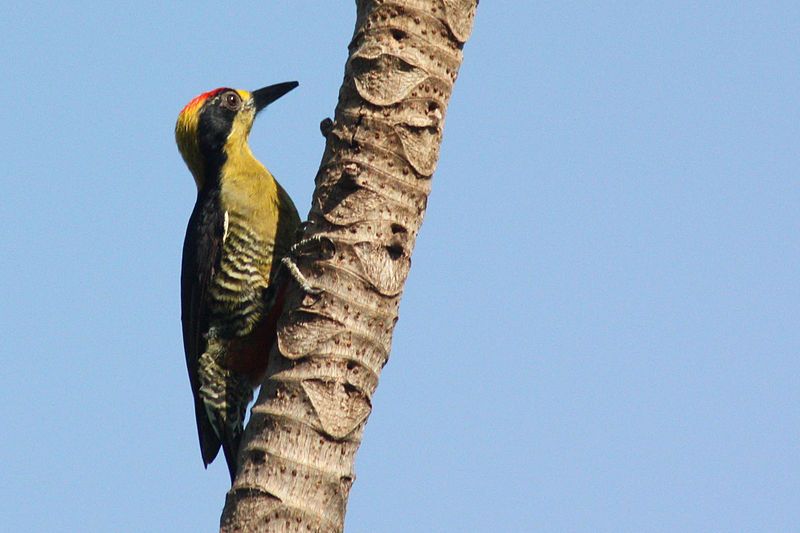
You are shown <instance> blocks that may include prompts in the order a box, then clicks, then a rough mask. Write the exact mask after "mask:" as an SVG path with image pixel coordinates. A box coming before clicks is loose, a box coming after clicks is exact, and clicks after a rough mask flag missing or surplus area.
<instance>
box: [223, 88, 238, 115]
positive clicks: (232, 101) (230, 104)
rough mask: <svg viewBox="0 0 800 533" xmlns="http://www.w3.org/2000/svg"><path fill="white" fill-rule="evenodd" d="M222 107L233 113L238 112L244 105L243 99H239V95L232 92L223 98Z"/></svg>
mask: <svg viewBox="0 0 800 533" xmlns="http://www.w3.org/2000/svg"><path fill="white" fill-rule="evenodd" d="M222 105H224V106H225V107H227V108H228V109H230V110H232V111H236V110H237V109H239V107H240V106H241V105H242V99H241V98H239V95H238V94H236V93H234V92H230V93H227V94H225V96H223V97H222Z"/></svg>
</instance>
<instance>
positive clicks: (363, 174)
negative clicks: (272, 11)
mask: <svg viewBox="0 0 800 533" xmlns="http://www.w3.org/2000/svg"><path fill="white" fill-rule="evenodd" d="M356 5H357V20H356V27H355V32H354V34H353V39H352V41H351V43H350V45H349V52H350V56H349V59H348V61H347V64H346V67H345V75H344V81H343V83H342V87H341V89H340V92H339V102H338V105H337V107H336V114H335V119H334V121H333V123H330V122H328V123H327V124H324V125H323V127H322V130H323V134H324V135H325V136H326V137H327V143H326V148H325V153H324V155H323V158H322V163H321V165H320V169H319V171H318V173H317V176H316V178H315V181H316V190H315V192H314V197H313V200H312V207H311V210H310V212H309V217H308V225H307V227H306V229H305V234H304V243H305V244H304V245H302V246H301V248H300V250H299V251H298V252H297V253H296V254H295V256H294V261H295V264H296V265H297V267H298V269H299V271H300V272H301V273H302V275H303V276H304V277H305V279H306V280H307V282H308V285H310V287H312V288H313V290H312V291H306V290H304V289H303V288H301V287H300V285H299V284H297V283H293V284H292V286H291V288H290V290H289V295H288V298H287V303H286V308H285V310H284V314H283V316H282V318H281V322H280V327H279V335H278V346H277V348H278V351H279V352H280V353H279V354H278V353H276V351H275V350H274V349H273V352H272V354H271V360H272V361H273V362H274V364H272V365H271V368H270V371H269V372H268V375H269V377H268V378H267V379H266V380H265V382H264V384H263V386H262V388H261V393H260V395H259V398H258V400H257V401H256V405H255V406H254V407H253V410H252V414H251V418H250V423H249V424H248V427H247V430H246V434H245V437H244V442H243V444H242V449H241V452H240V455H239V471H238V474H237V476H236V480H235V482H234V483H233V486H232V487H231V490H230V491H229V492H228V495H227V499H226V503H225V509H224V510H223V514H222V519H221V531H224V532H233V531H274V532H289V531H304V532H305V531H326V532H327V531H336V532H338V531H342V530H343V528H344V516H345V510H346V505H347V498H348V494H349V492H350V487H351V486H352V484H353V480H354V479H355V474H354V471H353V463H354V460H355V453H356V450H357V449H358V447H359V444H360V443H361V437H362V434H363V430H364V426H365V424H366V421H367V417H368V416H369V414H370V411H371V409H372V404H371V398H372V394H373V393H374V391H375V388H376V387H377V384H378V377H379V375H380V372H381V369H382V368H383V366H384V365H385V364H386V361H387V359H388V357H389V350H390V347H391V341H392V331H393V329H394V325H395V323H396V322H397V310H398V305H399V303H400V296H401V293H402V290H403V285H404V283H405V280H406V276H407V275H408V271H409V267H410V265H411V252H412V250H413V247H414V242H415V239H416V236H417V233H418V231H419V228H420V225H421V223H422V218H423V215H424V214H425V206H426V203H427V198H428V193H429V192H430V188H431V177H432V175H433V172H434V169H435V168H436V163H437V160H438V156H439V146H440V143H441V139H442V129H443V126H444V116H445V111H446V109H447V104H448V101H449V99H450V95H451V92H452V89H453V83H454V82H455V80H456V76H457V74H458V69H459V67H460V65H461V60H462V47H463V45H464V43H465V42H466V40H467V38H468V36H469V34H470V31H471V29H472V23H473V18H474V15H475V10H476V7H477V0H405V1H400V0H398V1H390V0H386V1H381V0H357V2H356ZM308 285H307V287H306V288H308Z"/></svg>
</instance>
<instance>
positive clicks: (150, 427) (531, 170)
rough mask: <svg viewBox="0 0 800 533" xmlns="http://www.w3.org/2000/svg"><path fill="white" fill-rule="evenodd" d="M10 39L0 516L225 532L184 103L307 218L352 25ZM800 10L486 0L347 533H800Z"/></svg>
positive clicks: (49, 20)
mask: <svg viewBox="0 0 800 533" xmlns="http://www.w3.org/2000/svg"><path fill="white" fill-rule="evenodd" d="M4 12H5V14H4V15H3V16H2V17H0V34H2V35H3V37H2V43H0V78H1V79H2V87H3V97H2V99H3V103H2V105H0V123H2V125H3V127H2V128H0V146H2V148H1V150H2V166H0V180H2V194H3V197H2V201H0V246H1V249H0V290H1V291H2V297H1V298H0V315H1V316H0V319H1V320H0V323H2V325H3V329H4V334H3V335H2V340H0V353H1V354H2V371H0V402H1V403H2V409H0V428H2V429H1V430H0V520H2V524H3V526H2V527H3V529H4V530H5V531H24V532H76V531H81V532H95V531H97V532H112V531H113V532H151V531H152V532H157V531H175V532H199V531H215V530H216V527H217V523H218V519H219V515H220V511H221V508H222V504H223V501H224V495H225V491H226V490H227V488H228V478H227V473H226V470H225V466H224V461H218V462H215V463H214V464H213V465H212V466H211V467H210V468H209V470H208V471H205V470H203V466H202V462H201V459H200V453H199V449H198V445H197V441H196V438H197V437H196V433H195V427H194V424H195V422H194V416H193V408H192V403H191V394H190V390H189V383H188V379H187V377H186V369H185V363H184V357H183V349H182V342H181V333H180V321H179V317H180V309H179V307H180V304H179V287H178V279H179V270H180V253H181V245H182V241H183V236H184V230H185V226H186V221H187V219H188V217H189V213H190V211H191V209H192V205H193V203H194V195H195V190H194V183H193V181H192V179H191V177H190V175H189V172H188V171H187V170H186V168H185V167H184V165H183V162H182V161H181V158H180V156H179V154H178V151H177V149H176V147H175V144H174V140H173V126H174V122H175V118H176V117H177V114H178V111H179V110H180V109H181V107H182V106H183V105H184V104H185V103H186V102H188V101H189V99H190V98H192V97H193V96H195V95H196V94H198V93H200V92H202V91H205V90H208V89H211V88H214V87H218V86H222V85H227V86H234V87H240V88H247V89H255V88H259V87H262V86H264V85H268V84H272V83H276V82H281V81H285V80H293V79H297V80H299V81H300V88H299V89H297V90H295V91H294V92H292V93H291V94H289V95H288V96H286V97H285V98H283V99H281V100H280V101H279V102H277V103H276V104H275V105H274V106H272V107H270V109H269V110H268V111H267V112H266V113H265V114H263V115H261V116H260V117H259V120H258V121H257V123H256V126H255V128H254V130H253V133H252V137H251V139H252V146H253V149H254V151H255V153H256V155H257V156H259V157H260V158H261V159H262V160H263V161H264V162H265V163H266V164H267V166H268V167H270V169H271V170H272V171H273V173H274V174H275V175H276V176H277V177H278V179H279V180H280V181H281V183H282V184H283V185H284V186H285V187H286V189H287V190H288V191H289V192H290V193H291V194H292V196H293V197H294V198H295V200H296V203H297V205H298V208H299V210H300V212H301V214H305V213H307V212H308V208H309V206H310V198H311V192H312V189H313V178H314V174H315V172H316V169H317V166H318V164H319V160H320V156H321V153H322V148H323V138H322V136H321V135H320V133H319V128H318V125H319V122H320V120H321V119H322V118H324V117H327V116H332V113H333V109H334V107H335V104H336V97H337V92H338V89H339V86H340V83H341V79H342V73H343V69H344V61H345V58H346V57H347V51H346V46H347V43H348V41H349V39H350V37H351V35H352V31H353V21H354V12H355V9H354V6H353V4H352V2H341V3H340V2H310V1H303V2H265V1H261V2H247V1H242V2H236V3H233V2H232V3H219V2H167V3H165V2H149V1H140V2H135V3H112V2H93V3H92V2H32V3H26V4H19V5H18V6H17V7H15V8H12V7H11V6H10V5H6V6H4ZM799 28H800V3H798V2H735V1H731V2H703V3H698V2H681V1H678V2H615V3H611V5H608V4H604V3H599V2H502V1H494V2H492V1H484V2H482V3H481V5H480V7H479V10H478V17H477V21H476V25H475V31H474V34H473V37H472V39H471V40H470V41H469V43H468V45H467V47H466V50H465V62H464V65H463V68H462V69H461V74H460V77H459V79H458V82H457V84H456V87H455V93H454V96H453V99H452V101H451V105H450V109H449V110H448V113H447V124H446V129H445V138H444V145H443V148H442V152H441V159H440V161H439V168H438V170H437V173H436V175H435V178H434V183H433V194H432V196H431V198H430V202H429V209H428V214H427V217H426V220H425V224H424V226H423V229H422V232H421V235H420V237H419V240H418V242H417V248H416V250H415V253H414V258H413V268H412V270H411V275H410V278H409V281H408V284H407V286H406V291H405V296H404V299H403V303H402V306H401V310H400V315H401V318H400V322H399V323H398V325H397V329H396V333H395V339H394V347H393V350H392V354H391V359H390V361H389V364H388V366H387V367H386V369H385V370H384V373H383V375H382V377H381V385H380V387H379V389H378V391H377V394H376V396H375V399H374V400H375V401H374V411H373V414H372V416H371V418H370V421H369V424H368V426H367V430H366V435H365V439H364V443H363V445H362V447H361V450H360V451H359V454H358V456H357V463H356V470H357V475H358V479H357V481H356V483H355V485H354V488H353V491H352V494H351V498H350V505H349V508H348V514H347V530H348V532H352V533H361V532H364V533H368V532H408V531H433V532H462V531H480V532H495V531H500V532H518V531H519V532H521V531H557V532H560V531H586V532H596V531H610V532H620V531H631V532H642V531H704V532H705V531H796V530H798V528H800V358H799V357H798V355H800V328H798V317H799V316H800V282H798V271H799V268H798V267H799V266H800V246H799V245H798V242H799V241H798V235H800V183H799V182H798V177H799V172H798V161H799V159H798V139H800V105H798V104H799V103H800V61H799V60H798V58H800V40H798V29H799Z"/></svg>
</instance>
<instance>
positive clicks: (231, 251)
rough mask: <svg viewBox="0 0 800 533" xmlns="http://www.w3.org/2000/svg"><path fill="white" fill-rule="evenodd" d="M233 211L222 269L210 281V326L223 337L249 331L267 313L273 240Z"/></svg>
mask: <svg viewBox="0 0 800 533" xmlns="http://www.w3.org/2000/svg"><path fill="white" fill-rule="evenodd" d="M243 222H244V221H243V220H241V219H240V217H238V216H236V215H233V214H231V215H230V217H229V220H228V227H227V231H226V235H225V239H224V242H223V253H222V259H221V261H220V265H219V270H218V271H217V272H216V273H215V274H214V277H213V279H212V281H211V286H210V287H209V289H210V296H211V301H212V305H211V310H212V314H211V327H212V328H215V329H216V331H217V335H219V336H220V337H222V338H233V337H242V336H245V335H247V334H249V333H250V332H251V331H252V330H253V327H254V326H255V325H256V324H257V323H258V322H259V321H260V320H261V318H262V317H263V314H264V312H265V301H264V291H265V289H266V288H267V287H268V285H269V273H270V268H271V266H272V253H273V243H272V242H268V241H265V240H263V239H260V238H259V237H258V236H257V235H255V234H254V233H253V232H252V231H251V230H250V229H249V228H248V227H247V226H246V225H245V224H243Z"/></svg>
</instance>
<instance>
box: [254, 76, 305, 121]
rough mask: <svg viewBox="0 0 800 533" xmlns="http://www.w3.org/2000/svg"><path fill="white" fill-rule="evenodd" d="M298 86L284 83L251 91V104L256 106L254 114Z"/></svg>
mask: <svg viewBox="0 0 800 533" xmlns="http://www.w3.org/2000/svg"><path fill="white" fill-rule="evenodd" d="M298 85H300V84H299V83H297V82H296V81H285V82H283V83H276V84H275V85H270V86H269V87H264V88H263V89H259V90H257V91H253V93H252V94H253V103H254V104H255V106H256V113H258V112H259V111H261V110H262V109H264V108H265V107H267V106H268V105H269V104H271V103H272V102H274V101H275V100H277V99H278V98H280V97H281V96H283V95H284V94H286V93H288V92H289V91H291V90H292V89H294V88H295V87H297V86H298Z"/></svg>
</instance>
